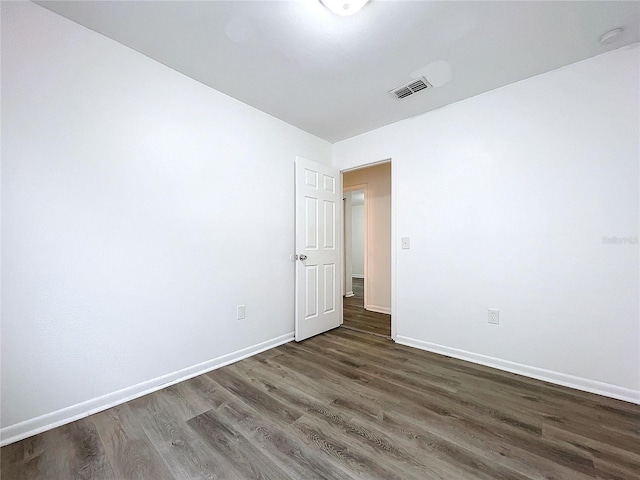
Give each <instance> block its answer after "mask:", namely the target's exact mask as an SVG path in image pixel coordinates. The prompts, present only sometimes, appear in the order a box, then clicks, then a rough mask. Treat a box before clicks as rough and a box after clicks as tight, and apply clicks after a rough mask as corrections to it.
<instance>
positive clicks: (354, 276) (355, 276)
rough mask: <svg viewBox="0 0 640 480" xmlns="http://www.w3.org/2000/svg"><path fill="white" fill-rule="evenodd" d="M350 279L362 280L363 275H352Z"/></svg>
mask: <svg viewBox="0 0 640 480" xmlns="http://www.w3.org/2000/svg"><path fill="white" fill-rule="evenodd" d="M351 278H364V275H357V274H355V273H354V274H352V275H351Z"/></svg>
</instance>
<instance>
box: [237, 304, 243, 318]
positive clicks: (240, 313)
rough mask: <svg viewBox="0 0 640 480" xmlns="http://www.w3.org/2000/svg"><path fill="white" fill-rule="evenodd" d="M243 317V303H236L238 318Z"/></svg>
mask: <svg viewBox="0 0 640 480" xmlns="http://www.w3.org/2000/svg"><path fill="white" fill-rule="evenodd" d="M243 318H244V305H238V320H242V319H243Z"/></svg>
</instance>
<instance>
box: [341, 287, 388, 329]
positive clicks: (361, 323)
mask: <svg viewBox="0 0 640 480" xmlns="http://www.w3.org/2000/svg"><path fill="white" fill-rule="evenodd" d="M343 302H344V307H343V312H344V319H343V325H344V326H345V327H347V328H350V329H353V330H358V331H360V332H367V333H373V334H375V335H382V336H383V337H389V338H390V337H391V315H386V314H384V313H376V312H370V311H368V310H365V309H364V279H362V278H354V279H353V297H345V298H344V299H343Z"/></svg>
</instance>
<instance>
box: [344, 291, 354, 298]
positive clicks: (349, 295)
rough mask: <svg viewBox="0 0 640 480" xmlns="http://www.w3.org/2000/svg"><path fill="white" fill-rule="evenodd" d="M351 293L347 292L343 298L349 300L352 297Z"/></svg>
mask: <svg viewBox="0 0 640 480" xmlns="http://www.w3.org/2000/svg"><path fill="white" fill-rule="evenodd" d="M353 295H354V294H353V292H347V293H345V294H344V296H345V297H347V298H349V297H353Z"/></svg>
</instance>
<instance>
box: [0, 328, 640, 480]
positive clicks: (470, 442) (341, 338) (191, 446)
mask: <svg viewBox="0 0 640 480" xmlns="http://www.w3.org/2000/svg"><path fill="white" fill-rule="evenodd" d="M1 453H2V464H1V468H2V479H3V480H9V479H11V480H17V479H76V478H78V479H80V478H82V479H124V480H129V479H153V480H159V479H181V480H182V479H204V478H223V479H242V480H245V479H250V478H272V479H289V478H290V479H350V478H359V479H421V480H424V479H446V480H475V479H483V480H506V479H514V480H515V479H541V478H546V479H556V480H558V479H576V480H579V479H607V480H614V479H618V480H621V479H624V480H630V479H638V478H640V406H637V405H633V404H629V403H625V402H621V401H616V400H612V399H608V398H605V397H599V396H597V395H591V394H587V393H582V392H578V391H574V390H571V389H568V388H564V387H559V386H554V385H550V384H546V383H543V382H540V381H536V380H531V379H528V378H525V377H520V376H517V375H513V374H509V373H505V372H501V371H498V370H493V369H490V368H486V367H482V366H478V365H474V364H471V363H466V362H463V361H460V360H455V359H451V358H448V357H443V356H439V355H435V354H431V353H427V352H422V351H420V350H415V349H411V348H409V347H404V346H401V345H396V344H394V343H393V342H392V341H390V340H386V339H383V338H380V337H376V336H373V335H369V334H363V333H360V332H355V331H352V330H348V329H345V328H339V329H336V330H333V331H331V332H328V333H326V334H323V335H319V336H317V337H314V338H311V339H309V340H306V341H304V342H302V343H298V344H297V343H293V342H292V343H289V344H286V345H283V346H281V347H278V348H275V349H272V350H269V351H267V352H264V353H261V354H259V355H256V356H254V357H252V358H249V359H246V360H242V361H240V362H238V363H235V364H233V365H230V366H227V367H224V368H221V369H218V370H216V371H213V372H211V373H209V374H206V375H201V376H199V377H196V378H194V379H192V380H189V381H186V382H182V383H180V384H178V385H175V386H172V387H169V388H166V389H164V390H161V391H159V392H156V393H153V394H150V395H147V396H145V397H142V398H139V399H137V400H134V401H131V402H128V403H126V404H124V405H121V406H118V407H115V408H112V409H109V410H107V411H104V412H102V413H99V414H96V415H92V416H90V417H88V418H86V419H83V420H80V421H77V422H74V423H72V424H69V425H66V426H63V427H59V428H56V429H55V430H51V431H48V432H46V433H42V434H40V435H37V436H35V437H32V438H29V439H26V440H23V441H21V442H17V443H14V444H12V445H9V446H6V447H4V448H2V452H1Z"/></svg>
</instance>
